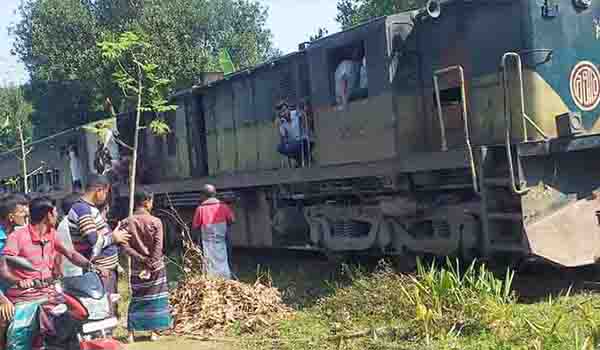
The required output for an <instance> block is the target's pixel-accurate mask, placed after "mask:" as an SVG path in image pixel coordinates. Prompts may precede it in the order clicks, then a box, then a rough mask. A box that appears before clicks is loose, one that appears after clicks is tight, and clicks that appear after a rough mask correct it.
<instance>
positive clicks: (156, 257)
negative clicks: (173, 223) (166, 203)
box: [123, 190, 172, 343]
mask: <svg viewBox="0 0 600 350" xmlns="http://www.w3.org/2000/svg"><path fill="white" fill-rule="evenodd" d="M134 203H135V211H134V213H133V216H131V217H130V218H129V219H127V229H128V231H129V233H131V238H130V240H129V244H127V245H124V246H123V248H124V250H125V252H126V253H127V254H129V255H130V256H131V274H130V286H131V302H130V303H129V312H128V319H127V329H128V330H129V338H128V340H129V342H130V343H133V342H134V341H135V339H134V336H135V333H134V332H136V331H149V332H152V333H151V335H150V340H152V341H155V340H158V333H157V332H158V331H161V330H165V329H169V328H170V327H171V325H172V319H171V307H170V306H169V286H168V282H167V268H166V266H165V261H164V256H163V242H164V232H163V225H162V222H161V221H160V219H159V218H157V217H155V216H153V215H152V214H151V212H152V208H153V206H154V196H153V195H152V193H149V192H145V191H143V190H140V191H138V192H137V193H136V194H135V196H134Z"/></svg>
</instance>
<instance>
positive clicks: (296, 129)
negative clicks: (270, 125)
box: [277, 101, 312, 166]
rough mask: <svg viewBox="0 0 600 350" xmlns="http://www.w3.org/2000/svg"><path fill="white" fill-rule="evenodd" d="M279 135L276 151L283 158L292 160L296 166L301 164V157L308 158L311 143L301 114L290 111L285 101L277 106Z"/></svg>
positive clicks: (293, 110)
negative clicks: (279, 139)
mask: <svg viewBox="0 0 600 350" xmlns="http://www.w3.org/2000/svg"><path fill="white" fill-rule="evenodd" d="M277 114H278V124H279V135H280V136H281V142H280V143H279V146H278V147H277V151H278V152H279V153H281V154H283V155H284V156H286V157H288V158H291V159H294V160H295V161H296V165H297V166H300V165H301V164H302V159H303V157H308V156H309V153H310V152H309V150H310V149H311V148H312V147H311V142H309V138H308V134H307V133H306V132H305V130H304V129H305V128H304V125H303V120H302V114H301V113H299V112H298V111H296V110H295V109H290V107H289V105H288V104H287V102H286V101H281V102H279V103H278V104H277Z"/></svg>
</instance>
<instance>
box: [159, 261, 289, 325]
mask: <svg viewBox="0 0 600 350" xmlns="http://www.w3.org/2000/svg"><path fill="white" fill-rule="evenodd" d="M200 253H201V252H199V251H198V250H192V249H187V251H186V254H185V255H184V265H185V266H184V271H185V272H186V273H185V276H184V278H183V280H181V281H180V282H179V284H178V287H177V289H176V290H174V291H172V293H171V305H172V306H173V316H174V320H175V324H174V328H173V330H172V333H173V334H175V335H187V336H215V335H220V334H222V333H223V332H224V331H225V330H226V329H227V328H228V327H231V326H233V325H236V326H239V327H240V330H241V331H242V332H254V331H256V330H259V329H261V328H263V327H269V326H270V325H271V324H272V323H273V322H274V321H275V320H278V319H281V317H285V316H286V315H288V314H289V312H290V309H289V308H288V307H287V306H285V305H284V304H283V302H282V299H281V294H280V293H279V291H278V290H277V289H276V288H273V287H271V286H270V285H269V284H263V283H260V281H257V282H256V283H254V284H253V285H251V284H246V283H242V282H238V281H226V280H222V279H213V278H209V277H207V276H206V275H205V274H203V273H201V271H202V270H201V267H200V266H198V265H200V264H201V261H202V259H201V256H199V255H198V254H200Z"/></svg>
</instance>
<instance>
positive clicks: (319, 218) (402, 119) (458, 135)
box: [3, 0, 600, 266]
mask: <svg viewBox="0 0 600 350" xmlns="http://www.w3.org/2000/svg"><path fill="white" fill-rule="evenodd" d="M438 10H441V13H436V14H435V15H434V16H433V17H436V18H432V17H431V16H428V15H427V11H421V10H416V11H409V12H405V13H399V14H396V15H391V16H387V17H382V18H377V19H374V20H372V21H370V22H368V23H364V24H362V25H359V26H356V27H354V28H352V29H349V30H346V31H343V32H340V33H336V34H333V35H330V36H327V37H324V38H322V39H319V40H317V41H314V42H311V43H307V44H303V45H301V47H300V48H299V50H298V51H297V52H294V53H292V54H289V55H286V56H283V57H280V58H278V59H275V60H272V61H270V62H267V63H265V64H262V65H260V66H257V67H253V68H251V69H246V70H243V71H240V72H236V73H233V74H230V75H227V76H224V77H223V76H217V77H216V78H215V77H212V78H210V77H208V76H207V77H206V79H205V80H204V81H203V82H202V83H201V84H198V85H197V86H193V87H192V88H190V89H187V90H183V91H179V92H177V93H175V94H174V95H173V96H172V102H173V103H175V104H177V105H178V107H179V108H178V109H177V110H176V111H175V112H173V113H171V114H169V115H167V116H166V119H167V120H168V122H169V123H170V126H171V129H172V131H173V132H172V133H171V134H170V135H168V136H167V137H162V138H161V137H155V136H152V135H150V134H149V133H148V134H146V133H144V134H143V135H142V138H141V157H142V158H141V161H140V162H141V164H143V166H142V167H143V168H144V172H143V173H144V176H143V178H142V179H141V182H142V184H143V185H144V186H145V187H146V188H147V189H149V190H151V191H153V192H154V193H155V194H156V196H157V205H158V206H159V209H160V207H162V208H168V207H175V208H176V209H178V211H179V212H180V213H182V214H183V216H184V217H185V218H186V219H191V216H192V213H193V211H194V208H195V207H196V206H197V205H198V200H199V192H200V190H201V187H202V185H203V184H205V183H212V184H214V185H216V186H217V187H218V188H219V189H220V192H221V194H222V195H223V196H224V198H225V199H226V200H228V201H230V202H231V204H232V205H233V207H234V209H235V212H236V215H237V223H236V224H235V225H234V226H233V228H232V230H233V232H232V233H231V237H232V241H233V244H234V246H238V247H255V248H285V249H314V250H321V251H324V252H328V253H353V254H381V255H392V256H398V257H407V256H408V257H411V256H415V255H423V254H427V255H436V256H449V255H450V256H461V257H464V258H468V259H470V258H474V257H480V258H489V259H491V258H494V257H503V256H506V257H509V256H515V257H524V256H537V257H541V258H544V259H546V260H548V261H551V262H553V263H556V264H560V265H563V266H579V265H586V264H592V263H595V262H596V260H597V259H598V258H599V257H600V228H599V226H598V222H597V218H596V210H598V204H599V202H598V201H597V200H596V199H595V198H596V195H595V193H596V191H597V190H598V189H599V188H600V162H598V161H597V159H598V157H599V156H600V118H599V117H600V73H599V71H598V64H600V1H590V0H556V1H541V0H477V1H469V0H456V1H442V2H441V4H440V8H439V9H438ZM438 14H440V15H439V17H438V16H437V15H438ZM357 48H359V49H360V50H362V52H363V53H364V57H365V62H366V72H367V76H368V84H367V86H366V89H364V90H365V91H363V93H362V94H360V95H359V96H356V97H354V98H351V99H350V101H348V102H347V103H344V104H343V105H339V104H338V103H337V101H336V98H335V86H334V85H335V78H334V75H335V70H336V67H337V66H338V64H339V63H340V62H341V61H342V60H345V59H346V60H347V59H350V58H351V57H349V56H350V55H351V52H354V51H355V50H356V49H357ZM282 98H283V99H286V100H287V101H288V102H289V103H290V104H292V105H299V104H301V103H304V104H306V105H310V106H311V108H310V110H309V113H308V114H310V117H311V120H312V121H313V123H314V126H313V127H312V128H311V130H312V135H311V137H312V138H313V140H314V147H313V150H312V151H313V159H312V161H311V162H308V163H307V164H304V166H302V167H300V168H292V167H290V166H289V163H288V162H287V159H285V158H284V157H283V156H282V155H280V154H278V152H277V145H278V142H279V134H278V129H277V127H276V126H275V123H274V120H275V112H274V105H275V104H276V103H277V102H278V101H279V100H280V99H282ZM132 121H133V118H130V117H128V116H127V115H121V116H120V117H119V118H117V124H118V130H119V133H120V135H121V137H122V138H123V139H125V141H127V139H131V138H132V136H133V133H132V125H131V124H132ZM3 164H4V162H3ZM67 171H68V170H67ZM15 173H16V171H15ZM119 192H120V193H126V190H125V189H123V190H120V191H119ZM163 219H164V220H165V222H166V224H167V225H166V226H167V228H168V230H167V231H168V233H169V239H168V242H170V243H169V244H170V246H172V247H174V246H176V245H177V244H178V241H179V239H180V236H179V234H178V230H179V228H178V227H177V224H176V222H175V221H173V220H171V218H170V217H169V216H168V215H166V216H164V217H163Z"/></svg>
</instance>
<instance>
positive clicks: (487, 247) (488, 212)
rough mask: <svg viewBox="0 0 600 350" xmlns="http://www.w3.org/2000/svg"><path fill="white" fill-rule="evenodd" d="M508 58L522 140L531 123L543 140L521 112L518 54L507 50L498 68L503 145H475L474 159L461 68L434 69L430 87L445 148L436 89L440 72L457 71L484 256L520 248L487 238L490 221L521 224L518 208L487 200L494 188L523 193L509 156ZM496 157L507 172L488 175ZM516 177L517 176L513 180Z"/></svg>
mask: <svg viewBox="0 0 600 350" xmlns="http://www.w3.org/2000/svg"><path fill="white" fill-rule="evenodd" d="M510 58H513V59H514V60H515V64H516V69H517V79H518V84H519V98H520V109H521V117H522V120H523V136H524V141H527V139H528V137H527V123H529V124H530V125H532V126H533V127H534V128H535V129H536V131H537V132H539V133H540V134H541V135H542V136H543V137H544V138H546V139H547V136H546V135H545V134H544V132H543V130H541V128H540V127H539V126H538V125H537V124H535V122H534V121H533V120H532V119H531V118H529V116H527V114H526V113H525V96H524V88H523V69H522V62H521V58H520V56H519V54H517V53H514V52H508V53H506V54H504V55H503V57H502V62H501V68H502V88H503V92H504V122H505V144H504V145H503V147H501V148H499V147H488V146H481V147H480V148H479V150H478V151H479V152H478V153H477V158H478V159H477V161H476V159H475V154H474V151H473V147H472V145H471V140H470V134H469V122H468V111H467V104H466V93H465V78H464V69H463V68H462V67H461V66H452V67H447V68H444V69H441V70H438V71H435V72H434V76H433V81H434V89H435V97H436V104H437V111H438V119H439V123H440V132H441V140H442V150H443V151H446V150H448V146H447V141H446V134H445V132H446V130H445V122H444V116H443V110H442V105H441V99H440V89H439V77H440V76H441V75H444V74H448V73H450V72H457V73H458V75H459V81H460V91H461V107H462V116H463V127H464V136H465V143H466V147H467V152H468V157H469V164H470V167H471V176H472V181H473V190H474V191H475V193H477V194H478V195H479V197H480V203H481V207H480V211H479V213H478V214H479V217H480V219H481V223H482V236H481V241H480V251H481V255H482V256H483V257H488V256H490V255H491V254H492V253H500V252H518V251H520V250H521V249H522V245H521V244H520V242H518V241H516V242H510V241H506V242H492V241H491V238H490V236H491V235H490V226H491V225H490V223H491V222H513V223H517V222H518V223H519V224H521V223H522V221H523V216H522V213H521V211H520V210H517V211H515V210H514V208H512V210H511V209H508V210H507V209H506V208H497V206H494V205H491V203H490V193H494V192H495V191H498V189H508V190H509V191H510V193H512V194H513V196H519V197H520V196H521V195H524V194H525V193H526V192H527V187H526V183H525V181H524V178H523V171H522V167H521V162H520V157H519V155H518V154H517V157H516V164H517V169H516V172H515V159H514V157H513V145H512V142H511V140H512V125H511V121H512V114H511V108H510V106H511V104H510V103H511V102H510V91H509V86H508V61H509V59H510ZM498 156H505V159H506V170H508V174H502V175H501V176H497V174H490V176H488V174H487V173H488V172H489V169H488V167H489V165H490V163H494V164H495V163H496V161H497V159H494V158H497V157H498ZM517 177H518V179H519V181H518V183H517Z"/></svg>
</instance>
